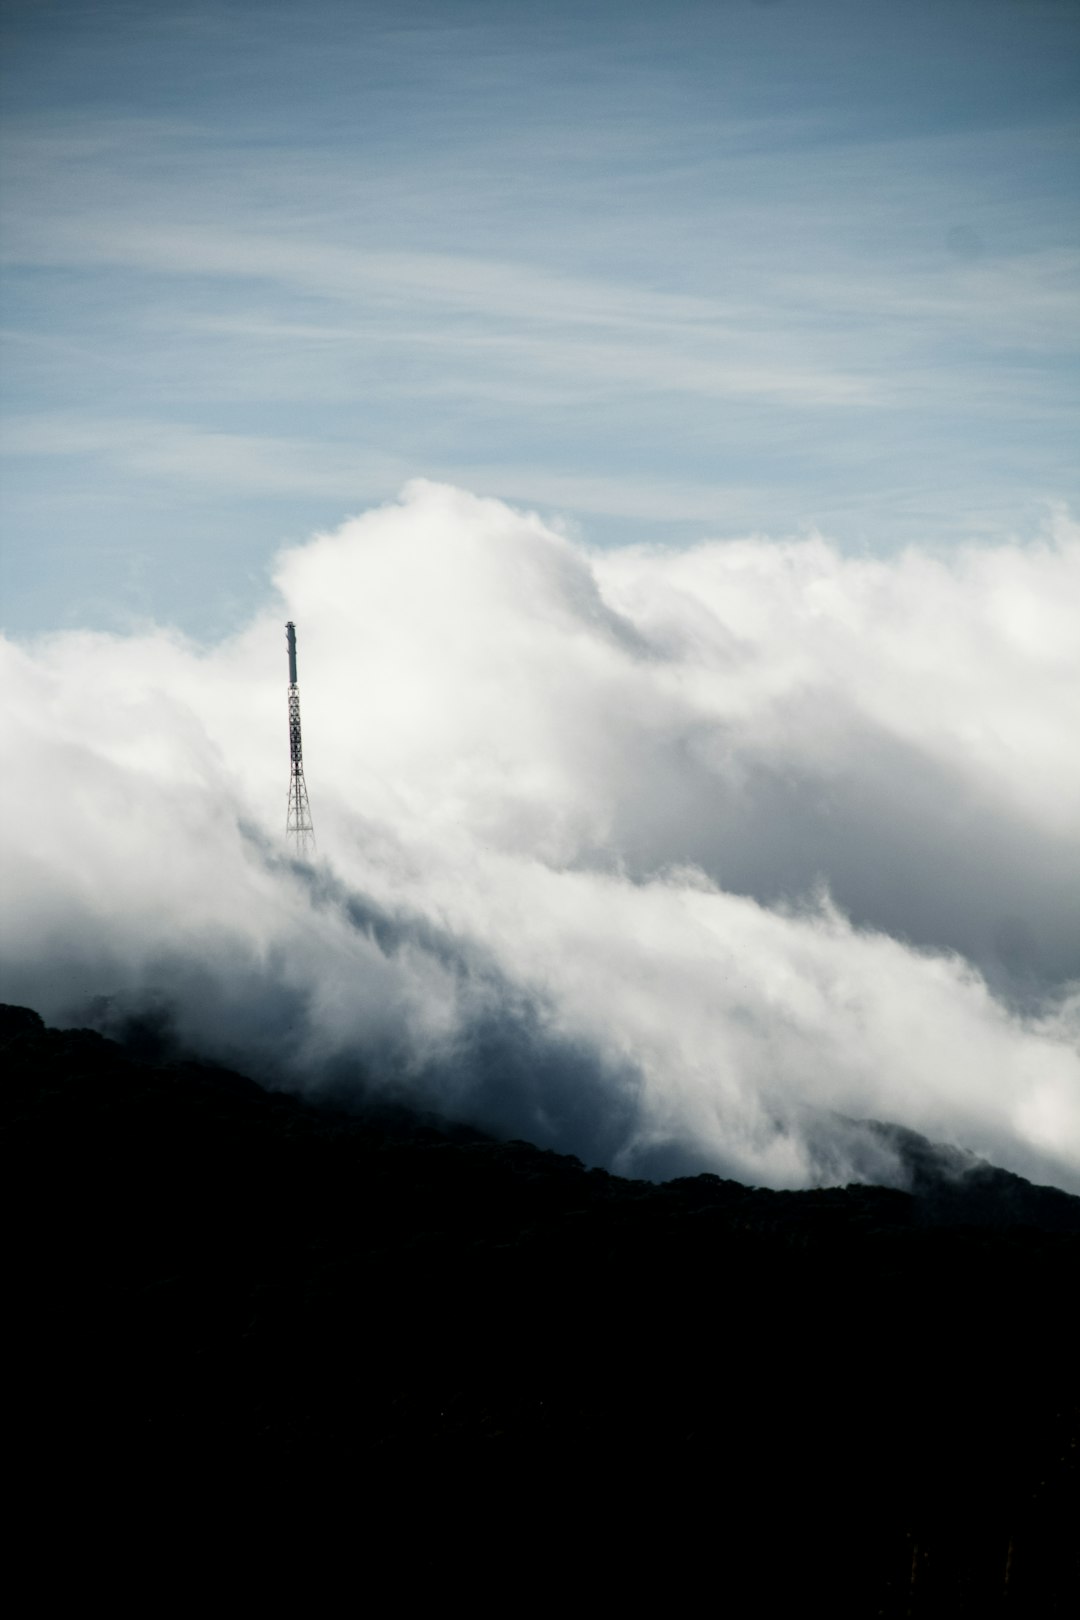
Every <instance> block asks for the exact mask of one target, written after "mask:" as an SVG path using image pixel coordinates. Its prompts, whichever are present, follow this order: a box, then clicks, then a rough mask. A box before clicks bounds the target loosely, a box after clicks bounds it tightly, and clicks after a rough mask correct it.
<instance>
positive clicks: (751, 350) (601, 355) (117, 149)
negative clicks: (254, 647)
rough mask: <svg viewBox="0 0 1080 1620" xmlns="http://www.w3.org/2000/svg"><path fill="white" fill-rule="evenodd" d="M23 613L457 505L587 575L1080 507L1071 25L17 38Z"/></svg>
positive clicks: (875, 6)
mask: <svg viewBox="0 0 1080 1620" xmlns="http://www.w3.org/2000/svg"><path fill="white" fill-rule="evenodd" d="M3 19H4V40H5V51H4V56H5V67H4V98H3V117H4V141H3V155H2V166H0V184H2V204H3V235H2V243H0V246H2V251H3V257H4V264H5V277H4V294H3V306H2V311H0V325H2V329H3V337H4V372H3V382H2V385H0V386H2V404H3V410H4V418H5V426H4V435H3V452H4V459H3V463H2V467H0V516H2V521H3V537H4V541H3V543H4V556H3V610H2V622H3V625H4V627H5V628H6V629H8V630H9V631H12V632H14V633H16V634H25V633H30V632H33V631H36V630H41V629H48V628H52V627H58V628H59V627H67V626H72V625H91V626H101V627H123V626H127V625H130V624H131V623H133V622H138V621H139V620H140V619H142V618H144V617H147V616H153V617H156V618H158V619H162V620H166V621H169V622H172V623H176V624H179V625H181V626H182V627H184V628H185V629H187V630H189V631H191V632H192V633H194V634H196V635H199V636H212V635H215V634H218V633H220V632H221V631H222V630H224V629H226V628H228V627H231V626H232V625H233V624H235V623H236V622H237V621H239V620H240V619H242V618H244V617H246V616H247V614H248V612H249V611H250V610H251V608H252V607H253V606H254V605H255V604H256V603H257V602H258V600H260V599H261V598H262V597H263V596H265V594H266V592H267V590H268V585H267V577H268V576H267V566H268V562H269V559H270V558H271V556H272V554H273V553H274V552H275V550H276V549H277V548H278V547H279V546H280V545H281V544H282V543H283V542H285V541H291V540H297V539H300V538H302V537H303V536H304V535H306V534H308V533H309V532H311V531H312V530H313V529H316V528H318V527H321V526H325V525H330V524H333V523H336V522H338V521H339V520H340V519H341V517H342V516H343V515H344V514H346V513H349V512H355V511H358V510H360V509H362V508H364V507H366V506H368V505H370V504H372V503H373V502H378V501H381V500H385V499H387V498H389V497H391V496H393V495H394V494H395V493H396V492H397V490H398V489H399V488H400V486H401V485H402V483H403V482H405V481H406V480H407V479H409V478H412V477H415V476H426V477H430V478H436V479H444V480H448V481H452V482H455V483H459V484H462V485H465V486H466V487H468V488H470V489H473V490H476V491H478V492H480V493H484V494H493V495H499V496H503V497H505V498H508V499H510V500H512V501H514V502H517V503H522V504H526V505H529V506H533V507H537V508H539V509H540V510H541V511H543V512H544V513H545V514H551V513H555V512H558V513H561V514H564V515H565V516H566V517H567V518H568V519H569V520H570V521H571V522H572V523H574V524H576V525H577V526H578V527H579V529H580V531H581V532H582V533H584V534H585V535H586V536H587V537H589V538H590V539H593V540H595V541H596V542H597V543H599V544H601V545H610V544H614V543H618V542H620V541H637V540H649V541H664V540H671V541H678V542H685V541H686V540H687V539H689V538H692V537H694V536H697V535H701V536H705V535H709V536H725V535H738V534H746V533H751V532H752V533H765V534H770V535H776V536H780V535H783V534H789V533H798V532H802V531H805V530H806V529H808V528H810V527H813V526H815V525H816V526H819V527H820V528H821V529H822V530H823V531H824V532H826V533H827V534H828V535H830V536H831V537H833V538H835V539H836V540H838V541H839V542H840V543H841V544H842V545H843V546H844V547H845V548H848V549H851V550H856V551H857V550H861V549H871V550H874V551H883V550H885V551H887V550H891V549H895V548H896V547H898V546H903V545H906V544H909V543H914V544H919V545H925V546H929V547H932V548H936V547H941V546H950V545H953V544H955V543H957V542H958V541H959V540H961V539H964V538H969V537H974V538H984V539H987V540H993V539H998V538H1002V537H1004V536H1006V535H1017V534H1018V535H1020V536H1022V537H1026V536H1032V535H1035V534H1036V533H1038V532H1039V529H1040V526H1041V524H1042V522H1043V520H1044V515H1045V512H1046V509H1047V505H1048V503H1054V502H1066V503H1070V504H1071V505H1072V506H1073V508H1074V509H1075V507H1076V505H1077V504H1080V503H1078V501H1077V494H1078V490H1077V486H1078V483H1080V478H1078V474H1077V457H1076V454H1075V446H1076V444H1077V443H1078V442H1080V433H1078V425H1077V420H1076V418H1077V408H1076V379H1077V367H1076V358H1077V346H1078V320H1077V309H1078V303H1077V282H1078V279H1080V277H1078V271H1080V210H1078V209H1077V157H1078V139H1077V137H1078V133H1080V101H1078V69H1080V5H1078V4H1076V3H1075V0H974V3H971V4H969V3H967V0H935V3H932V4H927V3H923V0H903V3H901V0H858V3H847V0H835V3H834V0H772V3H768V4H766V3H757V4H755V3H753V0H723V3H715V0H714V3H713V4H710V5H700V4H694V5H687V4H680V3H675V4H669V5H665V6H663V7H661V6H659V5H634V4H627V3H623V4H612V3H596V4H589V3H587V0H585V3H582V0H578V3H577V4H574V5H564V4H559V3H549V4H546V5H544V6H542V7H540V6H536V5H532V4H530V5H525V4H517V3H515V0H499V3H497V4H488V3H460V4H459V3H449V0H443V3H441V4H431V3H417V4H411V3H409V0H405V3H398V4H366V3H363V0H361V3H359V4H357V3H353V4H347V5H345V4H337V3H332V0H313V3H309V4H306V5H304V6H300V5H298V4H287V5H286V4H277V5H275V4H272V3H270V4H257V5H255V4H237V3H235V0H234V3H229V0H215V3H214V4H212V5H198V4H187V3H174V0H161V3H159V4H155V5H147V4H143V3H138V4H130V3H123V0H117V3H112V4H110V3H107V0H99V3H95V4H93V5H88V4H85V3H79V4H71V3H65V0H57V3H53V4H50V3H48V0H42V3H39V4H28V3H11V4H7V5H5V6H4V7H3Z"/></svg>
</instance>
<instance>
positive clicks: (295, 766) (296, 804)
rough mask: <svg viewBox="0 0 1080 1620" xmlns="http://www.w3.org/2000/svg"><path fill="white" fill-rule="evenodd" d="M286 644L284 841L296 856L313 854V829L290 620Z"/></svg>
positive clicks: (294, 634) (294, 647)
mask: <svg viewBox="0 0 1080 1620" xmlns="http://www.w3.org/2000/svg"><path fill="white" fill-rule="evenodd" d="M285 634H286V636H287V638H288V642H289V808H288V811H287V812H286V816H285V837H286V838H287V839H288V841H289V842H290V843H291V844H292V846H293V848H294V849H295V850H296V853H297V854H298V855H303V856H306V855H313V854H314V853H315V828H314V827H313V826H312V825H311V806H310V805H309V804H308V796H307V783H306V782H305V781H304V750H303V746H302V744H301V742H300V688H299V686H298V685H297V682H296V626H295V624H293V622H292V620H291V619H290V620H289V622H288V624H287V625H286V626H285Z"/></svg>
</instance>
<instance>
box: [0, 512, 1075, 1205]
mask: <svg viewBox="0 0 1080 1620" xmlns="http://www.w3.org/2000/svg"><path fill="white" fill-rule="evenodd" d="M277 586H278V589H279V592H280V597H281V604H282V605H281V609H280V610H279V611H276V612H274V613H273V614H267V615H265V616H262V617H259V618H257V619H255V620H253V621H252V622H251V623H250V624H249V625H247V626H246V627H245V628H244V629H243V630H242V631H241V632H240V633H239V634H237V635H236V636H234V637H232V638H231V639H229V640H227V641H225V642H223V643H222V644H220V645H218V646H215V647H213V648H210V649H209V650H207V649H204V648H199V647H196V646H194V645H192V644H190V643H188V642H186V641H185V640H184V639H183V638H182V637H180V636H179V635H177V634H175V633H173V632H170V631H168V630H164V629H159V628H149V629H147V630H146V631H144V632H142V633H138V634H131V635H128V636H115V635H102V634H90V633H64V634H60V635H55V636H52V637H48V638H44V639H42V640H39V641H37V642H35V643H32V644H25V645H18V644H15V643H12V642H4V643H2V645H0V654H2V659H3V667H4V690H5V694H6V696H7V703H6V705H5V718H4V721H3V728H4V733H5V740H4V746H5V757H6V758H7V760H8V762H9V769H8V771H7V772H6V773H5V777H4V800H5V802H4V820H5V826H6V831H5V834H4V845H5V852H6V853H5V859H6V863H7V866H8V872H7V876H6V878H5V889H6V895H7V903H6V906H5V912H4V924H3V935H2V938H0V966H2V976H3V994H4V996H5V997H6V998H7V999H9V1000H17V1001H24V1002H27V1003H29V1004H31V1005H33V1006H35V1007H37V1008H38V1009H39V1010H40V1011H42V1012H43V1013H45V1014H46V1015H47V1016H48V1017H50V1018H52V1019H54V1020H58V1021H61V1022H63V1021H69V1022H70V1021H75V1020H79V1021H85V1020H87V1019H89V1018H95V1019H96V1020H97V1021H98V1022H99V1023H102V1024H103V1025H104V1026H105V1027H112V1026H115V1025H116V1024H117V1023H118V1022H122V1020H123V1019H125V1018H127V1017H129V1016H132V1015H137V1014H145V1013H146V1012H148V1011H150V1012H155V1013H156V1012H161V1013H162V1014H163V1015H166V1016H167V1017H168V1018H169V1019H170V1021H171V1023H172V1024H173V1026H174V1027H175V1031H176V1034H177V1035H178V1037H179V1038H180V1039H181V1040H182V1041H183V1042H184V1043H185V1044H186V1045H188V1046H190V1047H193V1048H195V1049H197V1050H199V1051H202V1052H204V1053H206V1054H207V1055H209V1056H213V1057H215V1058H217V1059H219V1060H223V1061H227V1062H231V1063H234V1064H236V1065H237V1066H240V1067H243V1068H245V1069H247V1070H248V1072H251V1073H254V1074H256V1075H259V1076H261V1077H263V1078H265V1079H268V1080H269V1081H270V1082H271V1083H277V1084H288V1085H292V1086H302V1087H306V1088H311V1089H313V1090H322V1091H325V1092H330V1093H332V1094H334V1095H338V1096H340V1095H348V1094H356V1095H361V1094H364V1095H366V1094H369V1093H370V1092H372V1091H375V1092H377V1093H378V1094H380V1095H386V1096H388V1097H393V1098H406V1099H408V1100H411V1101H416V1102H419V1103H422V1104H423V1105H424V1106H431V1107H434V1108H437V1109H439V1110H440V1111H442V1112H444V1113H447V1114H449V1115H452V1116H454V1117H458V1118H465V1119H469V1120H472V1121H474V1122H475V1123H477V1124H479V1125H481V1126H484V1127H486V1128H490V1129H494V1130H496V1131H499V1132H504V1133H507V1134H514V1135H521V1136H526V1137H529V1138H531V1139H532V1140H536V1141H539V1142H541V1143H544V1144H546V1145H551V1146H555V1147H558V1148H560V1149H563V1150H566V1151H572V1152H577V1153H578V1154H580V1155H581V1156H582V1157H583V1158H585V1159H586V1160H588V1161H590V1162H598V1163H604V1164H607V1165H609V1166H611V1167H613V1168H615V1169H618V1170H622V1171H625V1172H630V1173H638V1174H651V1175H662V1174H668V1173H676V1172H678V1171H680V1170H685V1169H704V1168H709V1169H713V1170H716V1171H719V1172H720V1173H725V1174H730V1175H734V1176H737V1177H739V1178H740V1179H743V1180H748V1181H752V1182H757V1183H765V1184H770V1185H775V1186H803V1185H808V1184H813V1183H819V1182H830V1181H844V1180H849V1179H856V1178H871V1179H884V1180H888V1179H891V1178H895V1177H896V1176H897V1175H899V1174H900V1172H899V1170H898V1167H897V1165H896V1163H895V1162H894V1161H893V1160H892V1159H891V1158H890V1150H889V1148H888V1144H887V1142H885V1141H883V1140H882V1139H881V1138H879V1137H878V1136H876V1135H875V1134H874V1133H873V1132H870V1131H867V1130H866V1129H865V1128H863V1127H861V1126H860V1125H859V1124H858V1121H860V1120H865V1119H867V1118H875V1119H885V1120H889V1121H895V1122H897V1123H899V1124H902V1125H905V1126H909V1127H911V1128H913V1129H916V1130H919V1131H923V1132H925V1133H926V1134H928V1135H930V1136H932V1137H934V1138H935V1139H937V1140H942V1141H946V1142H949V1143H952V1144H954V1145H956V1146H958V1147H961V1148H964V1149H967V1150H970V1151H972V1152H976V1153H979V1154H984V1155H986V1156H987V1157H989V1158H991V1159H993V1160H994V1161H995V1162H997V1163H1000V1164H1003V1165H1005V1166H1007V1167H1009V1168H1012V1169H1015V1170H1017V1171H1019V1172H1021V1173H1023V1174H1027V1175H1031V1176H1033V1177H1034V1178H1036V1179H1040V1180H1051V1181H1055V1182H1057V1183H1058V1184H1059V1185H1061V1186H1065V1187H1069V1188H1070V1189H1073V1190H1080V908H1078V906H1077V895H1078V893H1080V750H1078V749H1077V747H1076V738H1077V735H1078V734H1080V637H1078V636H1077V634H1076V622H1075V620H1076V610H1075V604H1076V602H1077V600H1078V599H1080V531H1078V530H1077V528H1076V526H1075V525H1073V524H1071V523H1070V522H1069V521H1068V519H1067V518H1066V517H1065V516H1064V515H1058V516H1057V517H1056V518H1055V519H1054V521H1053V523H1052V524H1051V525H1050V527H1049V529H1048V532H1047V534H1046V535H1045V537H1044V538H1042V539H1041V540H1040V541H1039V542H1038V543H1033V544H1028V545H1019V544H1014V545H998V546H994V547H982V548H974V547H973V548H971V549H969V550H960V551H954V552H951V553H950V554H949V555H948V556H947V557H938V556H934V555H932V554H930V553H928V552H919V551H908V552H906V553H904V554H902V555H900V556H896V557H892V558H889V559H885V560H882V559H877V558H860V557H850V556H843V555H841V554H840V553H839V552H838V551H837V550H836V549H834V548H833V547H832V546H830V545H829V544H828V542H827V541H826V540H824V539H822V538H820V537H810V538H802V539H798V540H792V541H786V542H775V541H768V540H764V539H746V540H742V541H737V542H723V543H720V542H716V543H704V544H700V545H696V546H692V547H689V548H683V549H671V548H640V547H628V548H622V549H615V550H609V551H602V552H599V551H595V550H590V549H589V548H588V547H587V546H585V545H583V544H582V543H580V542H579V541H577V540H576V539H574V538H573V537H572V536H569V535H567V534H563V533H559V532H557V531H555V530H554V529H552V528H551V527H550V526H547V525H545V524H544V523H543V522H542V521H541V520H540V519H539V518H537V517H536V516H533V515H530V514H526V513H521V512H517V511H514V510H512V509H511V508H509V507H507V506H505V505H503V504H502V503H500V502H497V501H491V500H480V499H477V498H475V497H473V496H471V495H469V494H466V493H464V492H462V491H460V490H456V489H452V488H448V487H445V486H440V485H434V484H427V483H417V484H413V485H410V486H408V487H407V489H406V490H405V492H404V494H403V496H402V497H401V499H400V501H398V502H397V503H395V504H392V505H389V506H386V507H382V508H379V509H378V510H374V511H371V512H368V513H366V514H364V515H363V516H361V517H358V518H355V519H352V520H350V521H349V522H347V523H345V524H344V525H342V527H341V528H339V529H338V530H337V531H335V532H333V533H327V534H322V535H319V536H316V537H315V538H314V539H312V540H311V541H310V542H309V543H307V544H306V545H303V546H300V547H297V548H295V549H293V550H290V551H287V552H285V553H284V554H283V555H282V556H281V557H280V559H279V565H278V571H277ZM286 617H290V618H294V619H295V620H296V622H297V625H298V629H299V638H300V678H301V692H302V701H303V720H304V740H305V762H306V765H307V773H308V786H309V789H310V793H311V800H312V808H313V812H314V817H315V825H316V831H317V834H318V838H319V854H318V858H317V859H316V861H315V862H314V863H313V865H312V866H310V867H305V866H303V865H301V864H298V863H296V862H295V861H292V860H291V859H290V858H289V856H288V852H287V851H286V850H285V848H284V845H283V840H282V837H281V826H282V824H283V822H284V811H285V789H286V786H287V751H286V736H285V701H284V685H285V657H284V631H283V623H282V621H283V620H284V619H285V618H286Z"/></svg>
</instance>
